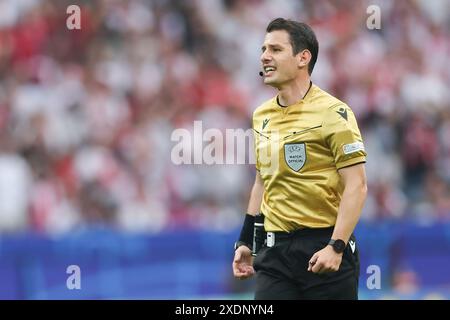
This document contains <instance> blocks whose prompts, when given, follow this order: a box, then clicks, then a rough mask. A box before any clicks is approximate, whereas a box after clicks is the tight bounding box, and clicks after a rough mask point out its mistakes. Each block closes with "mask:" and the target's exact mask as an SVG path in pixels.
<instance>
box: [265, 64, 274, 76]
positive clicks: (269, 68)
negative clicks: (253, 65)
mask: <svg viewBox="0 0 450 320" xmlns="http://www.w3.org/2000/svg"><path fill="white" fill-rule="evenodd" d="M275 70H276V68H275V67H272V66H266V67H264V75H265V76H266V77H270V76H271V75H272V74H273V73H274V72H275Z"/></svg>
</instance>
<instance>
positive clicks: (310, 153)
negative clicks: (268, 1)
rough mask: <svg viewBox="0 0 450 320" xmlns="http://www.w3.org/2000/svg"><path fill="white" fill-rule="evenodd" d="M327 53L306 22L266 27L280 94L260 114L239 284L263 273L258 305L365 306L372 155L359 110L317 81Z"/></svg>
mask: <svg viewBox="0 0 450 320" xmlns="http://www.w3.org/2000/svg"><path fill="white" fill-rule="evenodd" d="M318 51H319V45H318V42H317V39H316V37H315V34H314V32H313V31H312V29H311V28H310V27H309V26H308V25H306V24H304V23H300V22H296V21H292V20H285V19H283V18H277V19H275V20H273V21H271V22H270V23H269V25H268V26H267V29H266V36H265V39H264V43H263V45H262V55H261V63H262V67H263V72H262V73H261V74H262V76H263V77H264V83H265V84H266V85H270V86H272V87H274V88H276V89H277V90H278V94H277V95H276V96H275V97H274V98H272V99H271V100H269V101H267V102H265V103H263V104H262V105H261V106H259V107H258V108H257V109H256V110H255V112H254V113H253V130H254V135H255V154H256V178H255V183H254V185H253V188H252V192H251V196H250V201H249V205H248V211H247V214H246V216H245V220H244V224H243V227H242V231H241V234H240V237H239V240H238V241H237V242H236V244H235V256H234V260H233V273H234V276H235V277H236V278H239V279H246V278H249V277H251V276H253V275H254V274H255V273H256V292H255V299H358V278H359V257H358V249H357V247H356V240H355V237H354V235H353V230H354V228H355V226H356V224H357V222H358V220H359V217H360V213H361V209H362V207H363V204H364V201H365V198H366V194H367V185H366V175H365V169H364V163H365V161H366V152H365V150H364V145H363V142H362V138H361V134H360V132H359V129H358V125H357V122H356V119H355V116H354V114H353V112H352V110H351V109H350V108H349V107H348V106H347V105H346V104H345V103H343V102H342V101H340V100H338V99H337V98H335V97H333V96H331V95H330V94H328V93H327V92H325V91H323V90H322V89H320V88H319V87H318V86H316V85H314V84H313V83H312V82H311V80H310V76H311V73H312V71H313V69H314V64H315V63H316V60H317V55H318ZM259 214H262V216H261V218H263V219H264V223H263V226H264V229H263V230H262V231H263V233H262V234H263V237H261V241H259V239H258V237H256V239H255V243H254V242H253V241H254V237H253V235H254V226H255V219H259ZM255 216H256V217H257V218H256V217H255ZM256 229H257V228H256ZM258 243H261V248H260V249H259V248H258V247H259V245H258ZM252 250H253V253H255V252H256V251H257V252H256V253H257V255H256V258H254V259H253V255H252Z"/></svg>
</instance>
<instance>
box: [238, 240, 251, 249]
mask: <svg viewBox="0 0 450 320" xmlns="http://www.w3.org/2000/svg"><path fill="white" fill-rule="evenodd" d="M240 246H246V247H247V248H249V249H250V250H252V247H251V246H250V245H249V244H247V243H245V242H244V241H236V242H235V243H234V251H236V249H237V248H239V247H240Z"/></svg>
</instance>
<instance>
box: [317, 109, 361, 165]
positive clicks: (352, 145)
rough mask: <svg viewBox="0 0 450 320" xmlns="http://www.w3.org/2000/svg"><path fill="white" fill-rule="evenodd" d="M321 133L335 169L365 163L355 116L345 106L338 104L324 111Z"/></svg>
mask: <svg viewBox="0 0 450 320" xmlns="http://www.w3.org/2000/svg"><path fill="white" fill-rule="evenodd" d="M322 132H323V138H324V139H325V142H326V143H327V145H328V146H329V148H330V151H331V153H332V155H333V157H334V161H335V164H336V168H337V169H341V168H344V167H348V166H351V165H354V164H358V163H362V162H366V156H367V153H366V151H365V148H364V143H363V140H362V137H361V133H360V131H359V128H358V124H357V122H356V118H355V115H354V113H353V111H352V110H351V109H350V108H349V107H348V106H347V105H346V104H344V103H339V104H337V105H335V106H333V107H330V108H329V109H328V110H327V111H326V114H325V117H324V120H323V123H322Z"/></svg>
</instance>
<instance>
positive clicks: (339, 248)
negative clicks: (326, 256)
mask: <svg viewBox="0 0 450 320" xmlns="http://www.w3.org/2000/svg"><path fill="white" fill-rule="evenodd" d="M333 248H334V251H336V252H337V253H342V252H344V250H345V242H344V241H343V240H341V239H338V240H336V241H335V242H334V244H333Z"/></svg>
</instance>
